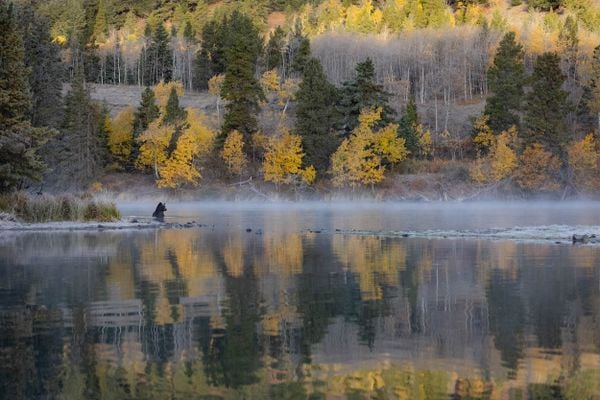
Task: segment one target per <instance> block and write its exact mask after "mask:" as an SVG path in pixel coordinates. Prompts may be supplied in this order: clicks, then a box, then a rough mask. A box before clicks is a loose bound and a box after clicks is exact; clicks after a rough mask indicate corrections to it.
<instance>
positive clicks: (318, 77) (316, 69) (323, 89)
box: [294, 58, 339, 171]
mask: <svg viewBox="0 0 600 400" xmlns="http://www.w3.org/2000/svg"><path fill="white" fill-rule="evenodd" d="M336 93H337V91H336V88H335V87H334V86H333V85H331V84H330V83H329V82H328V81H327V77H326V76H325V73H324V72H323V68H322V67H321V63H320V62H319V60H317V59H316V58H311V59H310V60H309V61H308V62H307V63H306V66H305V68H304V74H303V75H302V82H301V83H300V85H299V88H298V92H297V93H296V100H297V106H296V125H295V127H294V131H295V133H296V134H298V135H300V136H301V137H302V143H303V147H304V151H305V152H306V157H305V162H306V163H307V164H308V165H313V166H314V167H315V168H317V170H318V171H326V170H327V168H328V167H329V159H330V157H331V154H332V153H333V152H334V151H335V149H336V148H337V146H338V143H339V139H338V138H337V136H336V134H335V133H334V128H335V126H336V124H337V122H338V114H337V110H336V109H335V100H336Z"/></svg>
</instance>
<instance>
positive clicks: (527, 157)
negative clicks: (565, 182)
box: [515, 143, 561, 193]
mask: <svg viewBox="0 0 600 400" xmlns="http://www.w3.org/2000/svg"><path fill="white" fill-rule="evenodd" d="M519 160H520V166H519V168H518V169H517V171H516V174H515V181H516V182H517V184H518V185H519V187H521V188H522V189H524V190H526V191H527V192H530V193H540V192H553V191H556V190H558V189H560V170H561V162H560V160H559V158H558V157H557V156H556V155H554V154H552V153H550V152H549V151H547V150H545V149H544V147H543V146H542V145H541V144H539V143H533V144H531V145H529V146H527V147H526V148H525V150H524V151H523V154H521V157H520V158H519Z"/></svg>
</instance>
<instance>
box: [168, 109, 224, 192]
mask: <svg viewBox="0 0 600 400" xmlns="http://www.w3.org/2000/svg"><path fill="white" fill-rule="evenodd" d="M186 114H187V126H188V127H187V128H186V129H185V130H184V131H183V133H182V135H181V136H180V137H179V139H178V140H177V146H176V148H175V150H174V151H173V152H172V153H171V155H170V156H169V157H168V159H166V160H165V162H164V166H163V167H162V168H161V169H160V179H159V180H158V182H157V185H158V187H166V188H179V187H181V186H183V185H186V184H190V185H193V186H196V185H198V181H199V179H201V178H202V175H201V174H200V170H199V168H198V166H197V165H196V161H197V160H198V158H200V157H202V156H203V155H205V154H207V153H208V152H209V151H210V150H211V149H212V145H213V141H214V138H215V135H216V134H215V132H214V131H213V130H212V129H210V128H208V127H207V125H206V122H205V118H204V116H203V115H201V114H199V113H198V112H197V111H194V110H191V109H190V110H187V112H186Z"/></svg>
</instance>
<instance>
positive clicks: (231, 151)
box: [221, 130, 248, 177]
mask: <svg viewBox="0 0 600 400" xmlns="http://www.w3.org/2000/svg"><path fill="white" fill-rule="evenodd" d="M221 158H222V159H223V161H225V164H226V165H227V171H228V172H229V173H230V174H231V175H238V176H240V177H241V175H242V173H243V172H244V168H246V165H247V164H248V160H247V159H246V153H245V152H244V135H242V133H241V132H239V131H236V130H233V131H231V132H230V133H229V134H228V135H227V138H226V139H225V142H224V143H223V149H222V150H221Z"/></svg>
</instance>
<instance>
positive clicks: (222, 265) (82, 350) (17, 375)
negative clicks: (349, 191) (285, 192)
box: [0, 203, 600, 399]
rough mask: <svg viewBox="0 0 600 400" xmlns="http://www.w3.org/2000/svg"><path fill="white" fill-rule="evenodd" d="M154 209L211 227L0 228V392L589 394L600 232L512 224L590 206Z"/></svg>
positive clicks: (143, 208)
mask: <svg viewBox="0 0 600 400" xmlns="http://www.w3.org/2000/svg"><path fill="white" fill-rule="evenodd" d="M155 206H156V204H151V203H148V204H120V205H119V207H120V209H121V211H122V212H123V214H124V215H125V216H127V217H130V216H137V217H140V216H148V215H150V214H151V213H152V211H153V209H154V207H155ZM167 208H168V212H167V215H168V217H169V218H170V219H171V220H172V221H179V222H187V221H191V220H194V221H196V222H199V223H203V224H205V226H204V227H202V228H193V229H170V230H153V231H147V230H143V231H135V230H129V231H112V232H64V231H63V232H54V233H51V232H38V233H35V232H26V233H18V234H17V233H11V234H3V235H2V236H1V238H0V304H1V306H0V322H1V323H0V394H1V395H0V398H11V399H12V398H16V399H18V398H54V397H62V398H69V399H70V398H111V399H130V398H157V399H162V398H226V399H237V398H251V399H252V398H255V399H266V398H272V399H280V398H373V397H374V396H375V398H384V399H388V398H389V399H396V398H408V399H417V398H423V399H438V398H439V399H448V398H454V399H464V398H471V399H485V398H490V397H493V398H507V399H520V398H566V399H585V398H595V397H594V396H596V397H597V396H599V395H600V387H599V386H598V382H600V247H598V246H573V245H571V244H567V243H566V241H565V242H564V243H563V244H559V245H556V244H555V243H554V241H552V240H536V241H527V240H521V239H523V238H524V237H525V235H526V233H520V234H518V233H514V232H529V233H527V234H531V232H536V230H537V231H538V232H548V231H552V232H553V234H559V235H562V234H563V233H564V234H567V230H568V229H575V230H577V229H585V230H586V232H587V231H589V233H594V232H593V231H594V230H595V229H597V228H596V227H598V226H600V205H598V204H596V203H473V204H387V203H360V204H354V203H343V204H334V203H331V204H327V203H289V204H288V203H279V204H272V203H252V204H249V203H180V204H176V203H172V204H169V203H168V204H167ZM517 227H521V228H517ZM523 227H525V228H523ZM492 228H494V230H493V231H494V232H513V233H511V235H512V236H508V237H504V238H502V237H500V238H498V237H493V238H494V239H497V240H488V239H480V238H478V237H476V236H472V237H459V234H460V232H463V233H464V232H480V233H481V232H489V231H490V229H492ZM249 229H250V230H251V231H248V230H249ZM336 229H337V230H338V231H336ZM561 229H562V231H561ZM405 231H410V232H413V235H414V236H411V237H408V238H404V237H392V236H389V237H386V236H385V234H382V233H381V232H388V233H389V232H405ZM442 231H443V232H456V236H452V235H451V234H448V236H447V237H446V238H441V237H437V236H435V235H432V236H431V237H422V236H424V235H426V234H427V232H438V233H439V232H442ZM371 233H372V234H371ZM419 235H420V236H419ZM518 235H520V236H518ZM548 235H549V234H548ZM515 236H518V237H516V239H517V240H515ZM565 239H568V236H567V237H566V238H565ZM7 376H10V377H11V379H7V378H6V377H7ZM2 396H4V397H2ZM328 396H329V397H328Z"/></svg>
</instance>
